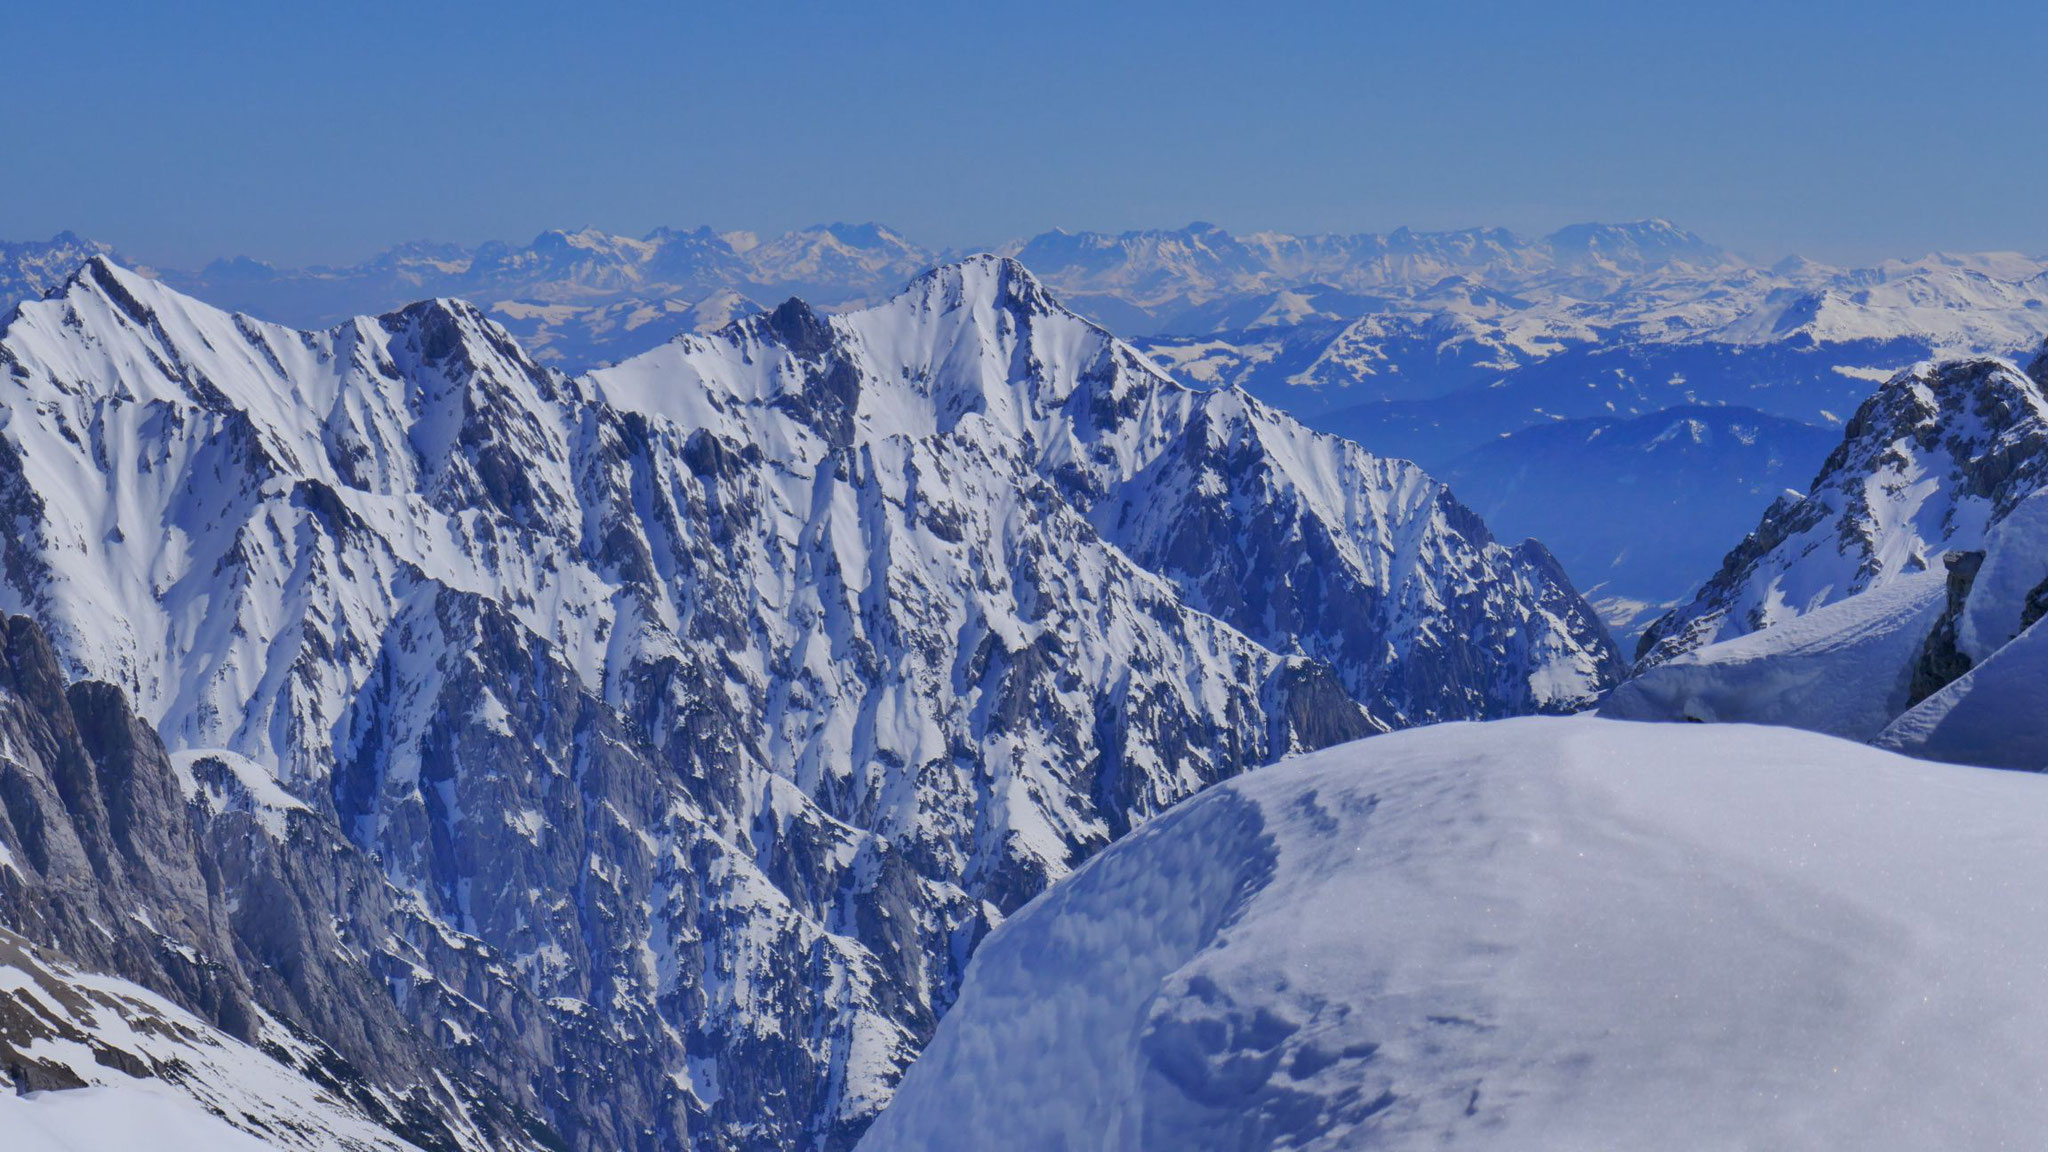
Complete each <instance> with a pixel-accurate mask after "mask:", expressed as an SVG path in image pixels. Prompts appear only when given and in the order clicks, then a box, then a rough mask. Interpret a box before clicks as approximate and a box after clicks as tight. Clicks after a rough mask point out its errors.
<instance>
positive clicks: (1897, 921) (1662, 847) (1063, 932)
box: [860, 717, 2048, 1152]
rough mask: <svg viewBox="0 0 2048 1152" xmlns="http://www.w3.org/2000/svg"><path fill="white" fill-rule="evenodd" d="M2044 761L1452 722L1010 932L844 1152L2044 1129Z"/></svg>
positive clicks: (1136, 844)
mask: <svg viewBox="0 0 2048 1152" xmlns="http://www.w3.org/2000/svg"><path fill="white" fill-rule="evenodd" d="M2044 816H2048V780H2043V779H2041V778H2040V777H2038V776H2034V775H2023V774H2017V773H2003V772H1987V771H1983V770H1979V769H1966V768H1956V767H1951V766H1946V765H1935V764H1928V763H1923V762H1918V761H1913V760H1908V759H1905V758H1903V757H1899V756H1895V755H1891V754H1888V753H1884V752H1879V751H1875V750H1872V749H1869V748H1865V747H1860V746H1858V745H1855V744H1852V743H1848V742H1845V741H1840V740H1833V739H1829V738H1826V737H1821V736H1816V735H1813V734H1810V733H1803V732H1795V731H1790V730H1786V729H1771V728H1747V727H1733V726H1704V727H1701V726H1690V725H1687V726H1671V725H1665V726H1649V725H1636V724H1621V723H1615V722H1612V721H1604V720H1598V719H1594V718H1589V717H1574V718H1570V719H1533V720H1513V721H1504V722H1500V723H1492V724H1478V725H1444V726H1438V727H1433V728H1427V729H1421V730H1417V731H1413V732H1403V733H1397V734H1395V735H1392V736H1385V737H1380V738H1377V739H1373V740H1368V741H1364V742H1362V743H1357V744H1350V745H1345V746H1343V747H1341V748H1332V749H1328V750H1325V751H1323V752H1319V753H1316V754H1315V755H1312V756H1307V757H1303V758H1300V759H1297V760H1294V761H1292V762H1290V763H1287V764H1283V765H1278V766H1275V767H1273V768H1270V769H1266V770H1264V771H1261V772H1257V773H1253V774H1252V775H1249V776H1246V777H1242V778H1240V779H1238V780H1233V781H1230V782H1229V783H1227V784H1224V785H1222V786H1220V787H1217V788H1213V789H1210V790H1209V791H1208V792H1206V793H1204V794H1203V795H1201V796H1199V797H1197V798H1195V799H1193V800H1191V801H1189V802H1188V803H1186V804H1183V805H1181V806H1180V807H1178V808H1176V809H1175V810H1174V811H1172V812H1170V813H1168V814H1167V815H1166V816H1164V817H1162V818H1161V819H1159V820H1155V821H1153V822H1152V823H1151V824H1149V825H1147V826H1146V827H1145V828H1144V829H1143V830H1141V831H1140V832H1138V833H1136V834H1134V835H1132V836H1130V837H1128V838H1126V839H1125V840H1124V841H1123V842H1121V843H1119V844H1117V845H1115V846H1113V847H1112V848H1110V849H1109V850H1108V851H1106V852H1104V853H1102V854H1101V855H1099V856H1097V857H1096V858H1095V859H1094V860H1092V861H1090V862H1089V863H1088V864H1087V865H1086V866H1084V867H1083V868H1081V869H1080V870H1079V871H1077V872H1076V873H1075V874H1074V875H1073V876H1071V877H1069V878H1068V879H1067V880H1065V881H1063V882H1062V883H1061V884H1059V885H1058V886H1056V887H1055V888H1053V889H1052V890H1051V891H1049V892H1047V893H1046V895H1045V896H1043V897H1041V898H1040V899H1039V900H1037V901H1036V902H1034V903H1032V904H1031V905H1030V906H1028V907H1027V908H1025V909H1024V910H1023V911H1022V912H1021V913H1019V914H1018V915H1017V916H1014V917H1012V918H1011V919H1010V920H1009V921H1008V922H1007V923H1005V924H1004V925H1003V926H1002V927H1001V928H999V929H997V930H996V932H995V933H994V934H993V935H992V936H991V937H990V939H989V940H988V942H987V943H986V944H984V945H983V947H982V949H981V950H980V952H979V953H978V954H977V955H976V957H975V959H974V963H973V965H972V966H971V967H970V968H969V970H968V974H967V981H966V985H965V987H964V988H963V990H962V993H961V999H960V1003H959V1004H958V1005H957V1006H956V1007H955V1009H954V1010H953V1012H952V1013H951V1014H949V1015H948V1016H947V1017H946V1019H945V1020H944V1021H943V1022H942V1023H941V1024H940V1025H939V1030H938V1033H937V1035H936V1036H935V1037H934V1039H933V1042H932V1044H931V1046H930V1048H929V1049H927V1051H926V1053H925V1056H924V1058H923V1059H921V1060H920V1061H919V1062H918V1063H917V1064H916V1065H915V1066H914V1067H913V1068H912V1069H911V1071H910V1074H909V1076H908V1077H906V1079H905V1081H904V1085H903V1089H902V1091H901V1092H900V1093H899V1094H898V1096H897V1098H896V1100H895V1102H894V1103H893V1104H892V1105H891V1106H890V1107H889V1109H888V1110H887V1111H885V1112H884V1113H883V1114H882V1116H881V1118H880V1120H879V1121H878V1122H877V1123H876V1124H875V1126H874V1127H873V1128H872V1129H871V1130H870V1131H869V1133H868V1135H867V1138H866V1139H865V1140H863V1141H862V1143H861V1145H860V1147H861V1149H862V1150H863V1152H907V1150H911V1149H920V1150H921V1149H930V1150H935V1152H936V1150H940V1149H956V1148H977V1149H990V1150H1006V1149H1018V1150H1024V1149H1033V1150H1035V1149H1044V1148H1103V1149H1118V1150H1122V1149H1151V1148H1174V1149H1201V1150H1217V1152H1223V1150H1231V1152H1236V1150H1250V1149H1265V1148H1295V1149H1305V1150H1326V1149H1327V1150H1336V1149H1358V1148H1373V1149H1439V1148H1447V1147H1449V1148H1459V1149H1531V1148H1541V1149H1590V1148H1773V1149H1801V1150H1804V1149H1812V1150H1820V1149H1836V1148H1859V1149H1872V1150H1893V1149H1898V1150H1907V1149H1915V1150H1917V1149H1927V1148H1999V1147H2021V1146H2027V1145H2029V1144H2031V1143H2032V1142H2033V1141H2035V1140H2036V1139H2037V1138H2038V1134H2039V1133H2040V1132H2041V1131H2043V1130H2044V1128H2048V1093H2044V1092H2043V1091H2042V1090H2041V1089H2042V1087H2043V1085H2044V1084H2048V1033H2044V1032H2043V1030H2042V1028H2041V1027H2040V1024H2041V1021H2042V1020H2043V1019H2048V982H2044V981H2042V980H2039V979H2034V978H2032V977H2033V976H2034V975H2035V974H2036V973H2037V972H2038V970H2039V967H2040V961H2039V959H2038V958H2039V957H2040V956H2041V955H2042V953H2043V950H2044V948H2048V917H2043V916H2042V915H2041V912H2042V900H2041V897H2040V896H2039V894H2038V891H2037V886H2035V885H2033V884H2031V883H2029V882H2027V881H2026V880H2023V879H2020V878H2021V877H2028V876H2030V875H2031V873H2032V870H2033V869H2034V867H2035V866H2036V865H2037V863H2038V861H2039V860H2040V859H2042V858H2043V855H2044V853H2048V820H2044Z"/></svg>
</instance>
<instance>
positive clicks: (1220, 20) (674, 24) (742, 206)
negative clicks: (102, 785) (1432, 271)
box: [0, 0, 2048, 267]
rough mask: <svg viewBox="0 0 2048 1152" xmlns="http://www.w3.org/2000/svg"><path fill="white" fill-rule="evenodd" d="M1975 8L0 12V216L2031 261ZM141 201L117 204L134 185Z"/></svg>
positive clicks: (233, 229) (2025, 83) (204, 238)
mask: <svg viewBox="0 0 2048 1152" xmlns="http://www.w3.org/2000/svg"><path fill="white" fill-rule="evenodd" d="M2042 33H2048V12H2044V11H2043V10H2040V9H2038V8H2035V7H2031V6H2023V5H2019V4H2014V3H1988V4H1987V3H1980V4H1962V5H1948V6H1944V7H1943V8H1942V9H1941V10H1940V11H1939V12H1932V11H1929V10H1927V9H1925V8H1924V7H1923V6H1916V5H1906V4H1899V3H1880V4H1866V5H1860V6H1854V7H1851V6H1848V5H1838V4H1814V5H1801V6H1798V9H1797V10H1787V9H1785V8H1783V7H1782V6H1772V5H1767V4H1762V3H1749V2H1743V3H1733V4H1724V5H1717V6H1714V7H1713V8H1712V9H1711V10H1684V11H1667V10H1663V9H1661V8H1656V7H1650V8H1646V7H1643V6H1639V5H1623V4H1618V3H1612V2H1608V0H1568V2H1566V3H1561V4H1555V5H1548V6H1544V7H1543V8H1541V9H1529V8H1526V7H1523V6H1516V5H1496V4H1479V3H1453V4H1446V5H1438V6H1432V7H1430V8H1428V9H1426V10H1425V9H1416V8H1412V7H1401V8H1391V7H1383V6H1372V5H1338V4H1323V3H1291V4H1290V3H1282V4H1280V5H1278V6H1277V7H1274V6H1268V7H1266V8H1264V9H1261V10H1260V12H1259V13H1257V15H1256V18H1253V17H1252V16H1251V15H1249V14H1246V13H1244V12H1242V11H1241V10H1239V9H1237V8H1235V7H1234V6H1228V5H1221V4H1215V3H1199V4H1194V5H1163V4H1153V3H1142V4H1124V5H1117V6H1114V7H1113V8H1100V7H1096V6H1088V5H1078V4H1064V3H1062V4H1054V5H1052V6H1050V7H1047V8H1045V9H1042V10H1040V11H1038V12H1036V13H1034V15H1033V17H1032V18H1031V19H1029V20H1024V19H1020V18H1018V16H1017V14H1016V13H1014V12H1004V11H1001V10H981V9H959V8H955V7H952V6H945V5H936V4H928V3H905V4H892V5H889V6H886V7H872V6H848V5H829V4H822V3H795V4H792V5H788V6H785V7H782V8H779V9H777V10H776V15H775V18H774V19H773V20H770V19H768V18H766V17H765V16H764V15H763V14H762V13H761V11H760V10H758V9H752V8H742V7H725V6H701V5H697V6H670V5H658V4H648V3H622V4H616V5H607V6H605V7H603V8H602V9H600V10H589V11H571V10H569V9H563V8H559V7H556V6H552V5H547V4H542V3H538V2H536V0H511V2H508V3H500V4H492V5H482V4H474V3H450V4H445V5H436V6H433V7H432V8H431V9H417V8H414V7H409V6H405V5H401V4H397V3H390V2H385V0H371V2H367V3H364V4H359V5H350V6H347V7H345V8H313V7H302V6H268V5H254V4H248V3H235V2H228V0H210V2H201V3H196V4H192V5H181V6H176V7H175V8H174V7H170V6H160V5H145V4H140V3H137V2H135V0H85V2H82V3H79V4H72V5H65V6H61V7H60V6H46V5H16V6H11V10H10V11H8V12H7V13H6V14H5V15H0V34H4V35H5V36H6V38H7V40H8V42H9V43H11V44H15V45H36V46H40V47H41V50H39V51H34V52H23V53H20V54H18V55H19V58H18V59H16V60H15V61H14V62H13V63H14V66H15V71H14V73H13V75H12V79H13V84H12V85H11V96H12V102H13V112H14V115H13V117H12V118H11V120H12V127H13V128H14V132H13V133H12V140H11V142H12V145H13V147H12V149H11V151H12V153H13V155H14V156H15V157H17V158H28V159H31V160H32V162H28V163H17V164H15V165H12V166H11V168H10V176H9V180H8V181H7V182H5V184H4V186H0V235H4V236H6V237H8V238H10V239H26V238H30V237H37V236H47V235H49V234H51V233H53V232H56V231H58V230H60V229H70V230H73V231H76V232H77V233H79V234H80V235H85V236H92V237H95V238H98V239H103V240H106V241H107V242H109V243H112V244H114V245H116V246H117V247H119V248H120V249H121V250H122V251H124V252H129V253H133V254H135V256H136V257H137V258H138V259H143V260H147V261H149V262H152V263H160V264H164V265H167V266H174V267H177V266H188V265H191V264H193V263H196V262H203V261H204V260H205V259H209V258H212V257H215V256H222V255H237V254H241V255H249V256H252V257H255V258H257V259H261V260H264V261H266V262H270V263H276V264H281V265H304V264H309V263H329V264H347V263H351V262H353V261H355V260H358V259H361V258H362V257H363V256H366V255H368V254H370V253H372V252H375V251H379V250H381V249H383V248H385V247H388V246H389V245H390V244H392V243H394V242H398V241H401V240H404V239H406V238H420V237H424V238H430V239H434V240H442V241H447V242H454V243H462V244H475V243H477V242H480V241H483V240H488V239H500V240H506V241H508V242H515V243H516V242H522V239H523V238H525V237H531V236H533V235H535V234H536V233H538V232H540V231H542V230H544V229H547V228H552V227H570V226H581V225H586V224H587V225H590V226H595V227H598V228H601V229H603V230H605V231H609V232H615V233H623V234H631V235H638V234H643V233H645V232H646V231H648V230H650V229H652V228H654V227H656V226H658V225H661V224H664V223H670V224H673V223H677V222H683V223H687V222H691V221H706V222H711V223H714V224H716V225H717V226H719V227H721V228H745V229H749V230H753V231H760V232H780V231H784V230H787V229H789V228H794V227H802V226H805V225H808V224H812V223H816V222H819V221H829V220H834V219H840V220H877V221H881V222H884V223H887V224H889V225H891V226H892V227H895V228H898V229H901V230H903V231H904V232H905V233H906V234H907V235H911V236H914V237H915V238H916V239H918V240H919V241H920V242H921V243H924V244H928V245H931V246H933V247H938V248H952V247H959V246H963V245H968V244H992V243H997V242H999V241H1001V240H1003V239H1007V238H1011V237H1014V236H1020V235H1029V234H1032V233H1035V232H1038V231H1043V230H1044V229H1045V228H1046V227H1049V226H1051V225H1055V224H1057V225H1060V226H1063V227H1066V228H1069V229H1070V230H1082V229H1087V230H1099V231H1108V232H1118V231H1123V230H1126V229H1131V228H1141V227H1175V226H1178V222H1185V221H1188V220H1197V219H1199V220H1209V221H1214V222H1216V223H1218V224H1220V225H1222V226H1224V227H1226V228H1229V229H1230V230H1232V231H1239V232H1242V231H1251V230H1257V229H1273V230H1279V231H1288V232H1364V231H1372V232H1383V231H1389V230H1391V229H1393V228H1395V227H1398V226H1401V225H1404V224H1405V225H1408V226H1412V227H1416V228H1420V229H1426V230H1432V231H1434V230H1440V229H1445V228H1454V227H1464V226H1474V225H1484V226H1501V227H1507V228H1510V229H1513V230H1515V231H1518V232H1522V233H1535V234H1540V233H1542V232H1546V231H1549V230H1551V229H1553V228H1555V227H1558V226H1561V225H1564V224H1568V223H1573V222H1579V221H1587V220H1600V221H1614V220H1632V219H1641V218H1646V217H1661V218H1665V219H1669V220H1672V221H1674V222H1676V223H1678V224H1680V225H1681V226H1683V227H1686V228H1688V229H1691V230H1693V231H1696V232H1698V233H1699V234H1701V235H1703V236H1706V237H1708V238H1709V239H1712V240H1714V241H1715V242H1716V243H1719V244H1722V245H1724V246H1726V247H1728V248H1730V249H1731V250H1734V251H1737V252H1741V253H1744V254H1747V255H1750V256H1753V257H1755V258H1758V259H1765V260H1768V259H1775V258H1777V257H1781V256H1784V255H1786V254H1790V253H1795V252H1796V253H1798V254H1802V255H1806V256H1809V257H1811V258H1814V259H1819V260H1824V261H1828V262H1831V263H1867V262H1870V261H1873V260H1876V259H1882V258H1885V257H1891V256H1912V255H1918V254H1921V253H1925V252H1928V251H1934V250H1948V251H1981V250H2013V251H2021V252H2027V253H2039V252H2043V251H2048V220H2044V219H2043V218H2042V217H2041V216H2040V215H2039V214H2038V212H2037V211H2036V210H2035V208H2034V206H2033V204H2032V200H2031V198H2030V197H2029V196H2027V194H2026V192H2027V190H2028V189H2029V188H2031V187H2035V186H2038V185H2039V184H2040V183H2042V182H2043V180H2044V178H2048V154H2044V153H2043V152H2042V151H2041V150H2039V149H2034V148H2031V147H2029V144H2030V142H2031V141H2032V140H2034V139H2036V138H2038V137H2039V136H2040V135H2041V133H2042V130H2043V129H2048V101H2044V100H2041V99H2040V98H2039V94H2038V91H2037V90H2036V88H2037V86H2036V85H2035V83H2034V81H2033V80H2032V75H2031V72H2030V70H2028V69H2027V68H2025V67H2014V66H2008V65H2007V64H2006V62H2005V60H2004V57H2005V56H2006V55H2007V54H2008V53H2009V52H2010V51H2011V48H2010V47H2009V46H2013V45H2024V44H2030V43H2038V42H2039V41H2040V39H2041V34H2042ZM138 188H146V189H147V192H148V194H147V195H141V196H138V195H136V190H137V189H138Z"/></svg>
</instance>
